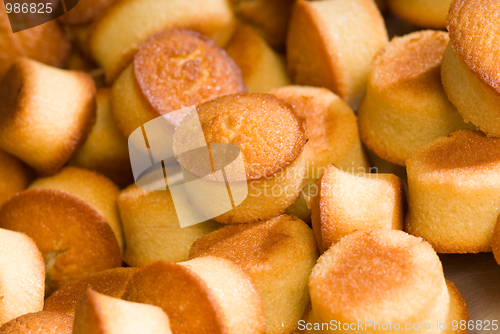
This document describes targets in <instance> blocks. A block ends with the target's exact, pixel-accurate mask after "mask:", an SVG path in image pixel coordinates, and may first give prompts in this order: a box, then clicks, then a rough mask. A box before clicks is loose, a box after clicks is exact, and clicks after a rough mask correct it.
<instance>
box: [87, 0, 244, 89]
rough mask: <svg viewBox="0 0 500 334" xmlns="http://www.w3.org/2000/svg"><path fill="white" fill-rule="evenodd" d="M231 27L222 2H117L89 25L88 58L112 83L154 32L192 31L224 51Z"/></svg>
mask: <svg viewBox="0 0 500 334" xmlns="http://www.w3.org/2000/svg"><path fill="white" fill-rule="evenodd" d="M234 26H235V18H234V14H233V12H232V10H231V7H230V5H229V3H228V2H227V1H226V0H209V1H208V0H191V1H185V0H160V1H158V0H126V1H117V2H115V3H114V4H113V5H111V6H110V7H109V8H108V10H106V12H105V13H104V14H103V15H101V16H100V17H99V18H98V19H97V20H95V21H94V23H93V24H92V25H91V27H90V31H89V36H88V43H89V47H90V50H91V54H92V57H93V58H94V59H95V60H96V61H97V62H98V63H99V64H100V65H101V66H102V67H103V68H104V71H105V73H106V79H107V81H108V83H112V82H113V81H114V80H115V79H116V78H117V77H118V75H119V74H120V72H121V71H122V70H123V69H124V68H125V67H126V66H127V64H128V63H129V62H130V61H131V60H132V58H133V56H134V54H135V52H137V48H138V47H139V45H140V44H141V43H142V42H143V41H144V40H146V39H147V38H148V37H149V36H151V35H153V34H154V33H156V32H159V31H161V30H165V29H172V28H184V29H192V30H196V31H199V32H200V33H202V34H204V35H206V36H208V37H210V38H211V39H213V40H214V41H215V42H216V43H217V45H219V46H221V47H224V46H225V45H226V44H227V42H228V41H229V39H230V38H231V35H232V33H233V31H234Z"/></svg>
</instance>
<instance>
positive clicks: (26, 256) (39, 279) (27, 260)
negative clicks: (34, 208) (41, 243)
mask: <svg viewBox="0 0 500 334" xmlns="http://www.w3.org/2000/svg"><path fill="white" fill-rule="evenodd" d="M0 278H1V279H0V296H1V297H2V298H0V326H1V325H3V324H5V323H7V322H9V321H10V320H12V319H15V318H17V317H18V316H20V315H23V314H26V313H29V312H38V311H41V310H42V308H43V296H44V285H43V283H44V281H45V269H44V265H43V258H42V254H41V253H40V251H39V250H38V248H37V246H36V244H35V242H34V241H33V239H31V238H30V237H28V236H27V235H25V234H22V233H18V232H14V231H8V230H5V229H3V228H0Z"/></svg>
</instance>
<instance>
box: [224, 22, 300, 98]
mask: <svg viewBox="0 0 500 334" xmlns="http://www.w3.org/2000/svg"><path fill="white" fill-rule="evenodd" d="M226 51H227V54H228V55H229V56H230V57H231V58H233V59H234V61H235V62H236V65H238V67H239V68H240V69H241V73H242V75H243V79H244V80H245V83H246V86H247V87H248V91H249V92H252V93H265V92H266V91H268V90H269V89H272V88H277V87H281V86H286V85H289V84H290V83H291V79H290V76H289V75H288V72H287V68H286V64H285V58H284V57H283V56H282V55H280V54H278V53H277V52H276V51H274V50H273V49H272V48H271V47H270V46H269V45H268V44H267V42H266V41H265V40H264V39H263V38H262V37H261V36H260V35H259V34H258V33H257V31H256V30H255V29H253V28H252V27H251V26H249V25H246V24H239V25H238V26H237V27H236V31H235V32H234V34H233V38H232V39H231V41H230V42H229V44H228V45H227V46H226Z"/></svg>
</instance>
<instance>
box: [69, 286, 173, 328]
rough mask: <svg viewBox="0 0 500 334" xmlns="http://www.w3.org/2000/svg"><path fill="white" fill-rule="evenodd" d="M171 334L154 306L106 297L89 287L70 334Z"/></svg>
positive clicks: (165, 318) (163, 315)
mask: <svg viewBox="0 0 500 334" xmlns="http://www.w3.org/2000/svg"><path fill="white" fill-rule="evenodd" d="M89 333H92V334H94V333H95V334H136V333H155V334H156V333H157V334H172V331H171V329H170V322H169V320H168V316H167V315H166V314H165V312H163V310H162V309H161V308H159V307H157V306H153V305H147V304H139V303H133V302H128V301H125V300H121V299H118V298H113V297H109V296H106V295H103V294H100V293H98V292H96V291H94V290H92V289H91V288H89V289H88V290H87V291H86V292H85V295H84V296H83V298H82V300H81V301H80V303H79V305H78V308H77V310H76V315H75V323H74V327H73V334H89Z"/></svg>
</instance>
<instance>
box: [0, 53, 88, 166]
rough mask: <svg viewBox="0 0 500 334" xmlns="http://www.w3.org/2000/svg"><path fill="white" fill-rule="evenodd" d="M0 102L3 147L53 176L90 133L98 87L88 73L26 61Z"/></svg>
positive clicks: (8, 79)
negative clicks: (96, 87) (96, 88)
mask: <svg viewBox="0 0 500 334" xmlns="http://www.w3.org/2000/svg"><path fill="white" fill-rule="evenodd" d="M0 101H1V102H0V147H1V148H2V149H3V150H5V151H7V152H9V153H11V154H12V155H14V156H16V157H18V158H19V159H21V160H22V161H24V162H25V163H27V164H28V165H30V166H31V167H33V168H34V169H35V170H36V171H37V173H38V174H41V175H52V174H55V173H56V172H57V171H58V170H59V169H61V167H62V166H63V165H64V164H65V163H66V162H67V161H68V160H69V159H70V158H71V156H72V155H73V153H74V152H75V150H76V149H77V148H78V146H79V145H81V143H83V141H84V139H85V137H86V136H87V134H88V132H89V131H90V128H91V126H92V123H93V121H94V115H95V85H94V82H93V81H92V79H91V78H90V76H88V75H87V74H85V73H82V72H76V71H64V70H60V69H57V68H54V67H50V66H47V65H44V64H42V63H39V62H36V61H34V60H29V59H27V58H21V59H19V60H17V61H16V62H15V63H14V65H12V67H11V68H10V70H9V71H8V72H7V74H6V75H5V76H4V78H3V81H2V83H1V85H0Z"/></svg>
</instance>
